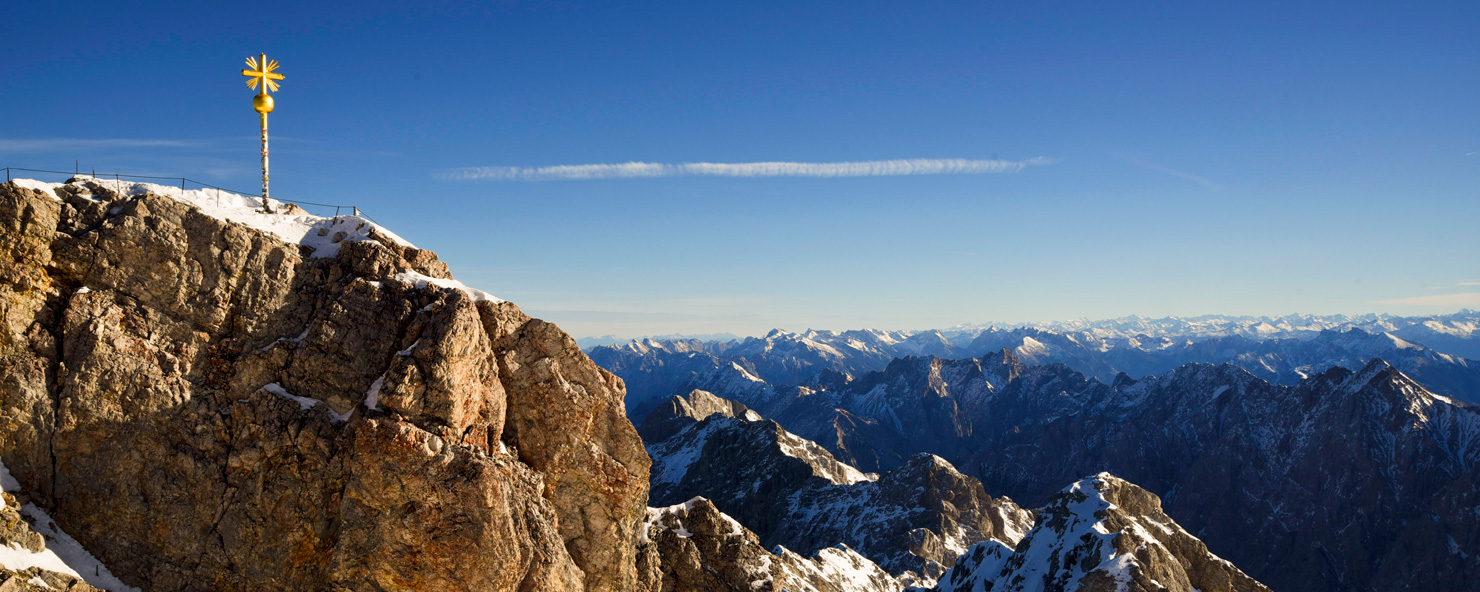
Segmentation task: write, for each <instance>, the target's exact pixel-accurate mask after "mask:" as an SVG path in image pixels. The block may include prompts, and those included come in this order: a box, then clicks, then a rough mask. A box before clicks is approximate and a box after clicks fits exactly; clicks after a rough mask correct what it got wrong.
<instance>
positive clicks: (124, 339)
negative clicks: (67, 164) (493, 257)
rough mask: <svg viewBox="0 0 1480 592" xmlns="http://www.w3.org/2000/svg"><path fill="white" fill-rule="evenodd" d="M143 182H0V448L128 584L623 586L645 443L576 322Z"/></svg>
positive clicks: (299, 220) (44, 501)
mask: <svg viewBox="0 0 1480 592" xmlns="http://www.w3.org/2000/svg"><path fill="white" fill-rule="evenodd" d="M146 190H147V191H146ZM149 191H154V192H160V193H164V192H167V190H165V189H164V188H158V187H143V186H131V187H126V188H122V191H121V193H115V192H114V191H111V190H110V189H109V188H108V187H104V186H100V185H98V184H96V183H89V182H86V181H85V180H83V181H78V182H74V183H70V184H68V185H65V186H62V187H59V188H57V189H56V190H54V191H52V192H50V193H54V194H49V193H48V192H47V191H42V190H32V189H27V188H24V187H21V186H18V185H16V184H6V185H3V186H0V257H3V258H0V306H3V309H0V319H3V323H4V326H3V329H4V330H3V331H0V376H3V377H4V378H3V381H0V457H3V460H4V463H5V464H6V465H7V466H8V467H9V468H10V470H11V472H12V473H14V475H15V476H16V478H18V479H19V481H20V483H21V484H22V485H23V486H24V487H25V488H26V489H27V490H28V491H29V492H31V493H32V494H33V499H34V500H35V501H36V502H37V503H38V505H40V506H43V507H45V508H46V509H47V510H49V511H50V513H51V515H52V517H53V518H54V519H55V520H56V522H57V523H58V524H60V525H61V526H62V527H63V528H65V529H66V530H67V531H68V532H69V533H71V534H72V535H73V536H74V537H76V539H77V540H78V541H80V542H81V543H82V544H83V545H84V546H85V547H86V548H87V549H89V550H91V551H92V552H93V553H94V554H95V555H97V557H98V558H99V559H101V560H102V561H103V562H104V563H106V564H107V565H109V566H110V567H112V568H113V570H114V571H115V573H117V574H118V575H119V576H120V577H121V578H122V579H123V580H125V581H127V582H129V583H130V584H133V585H137V586H140V587H143V588H145V589H147V590H206V589H210V590H302V589H346V590H348V589H379V590H448V589H470V590H473V589H476V590H630V589H633V588H634V587H635V585H636V577H637V571H636V564H635V561H636V551H635V541H636V539H637V537H638V527H639V526H640V525H641V524H642V522H643V519H644V508H645V507H646V504H645V501H646V488H647V478H648V459H647V456H646V453H645V451H644V450H643V448H642V445H641V441H640V440H639V439H638V437H637V434H636V431H635V429H634V428H633V427H632V425H631V423H630V422H628V421H627V420H626V419H625V417H624V415H623V406H622V397H623V390H622V385H621V381H620V380H618V379H616V378H615V377H613V376H612V375H611V374H609V373H607V372H605V371H603V370H601V369H599V368H597V367H596V366H595V365H594V364H592V363H591V361H590V360H589V359H587V358H586V357H585V356H584V355H583V354H581V353H580V352H579V350H578V349H577V348H576V347H575V344H574V342H573V341H572V340H571V339H570V338H569V337H568V336H566V335H565V334H564V333H562V332H561V331H560V330H559V329H558V328H556V327H555V326H553V325H550V324H547V323H544V322H541V321H538V320H534V319H530V318H529V317H527V316H526V315H524V314H523V313H522V312H520V311H519V309H518V307H516V306H515V305H513V304H511V303H508V302H503V301H500V300H498V299H496V298H492V297H490V296H488V295H487V294H484V293H482V292H479V291H476V290H471V289H468V288H466V287H464V286H462V285H461V284H458V283H457V282H455V281H453V280H452V279H451V278H450V276H449V275H448V274H447V270H446V266H445V265H443V264H441V263H440V262H438V261H437V260H436V257H435V255H434V254H432V253H430V252H428V251H423V250H419V249H416V248H415V247H412V246H410V245H408V244H406V243H404V241H400V240H398V239H396V238H395V237H394V235H391V234H390V233H388V232H385V231H383V230H381V229H379V228H378V227H375V226H373V225H371V224H370V223H369V222H368V221H365V220H363V219H360V218H353V217H341V218H334V219H318V218H312V217H307V216H300V217H296V218H295V217H288V216H280V217H278V218H273V219H271V220H269V221H267V222H270V223H272V224H300V225H309V228H307V233H308V234H306V236H307V237H309V238H306V239H305V240H304V241H303V243H302V244H294V243H291V242H285V241H284V240H282V239H281V237H280V236H278V235H275V234H273V233H269V232H264V231H262V230H258V229H257V228H254V227H253V226H252V225H250V224H243V223H239V222H230V221H227V220H225V219H222V217H220V214H219V213H217V215H208V214H207V213H205V212H203V211H202V210H201V209H199V208H196V207H192V206H191V205H190V203H187V202H189V199H188V198H189V197H190V196H189V195H188V194H183V195H172V196H170V197H165V196H161V195H156V194H154V193H150V192H149ZM232 216H236V218H233V219H241V220H245V221H246V222H248V223H253V222H254V221H257V222H261V220H257V219H256V218H253V217H252V216H265V215H257V214H248V213H234V214H232ZM228 217H231V216H228ZM267 222H264V223H263V224H257V225H258V226H264V224H266V223H267ZM264 227H265V226H264ZM346 236H350V237H359V238H358V239H351V240H341V239H342V238H343V237H346ZM313 237H323V238H321V239H314V240H310V239H312V238H313ZM331 241H332V242H331ZM324 255H329V256H324Z"/></svg>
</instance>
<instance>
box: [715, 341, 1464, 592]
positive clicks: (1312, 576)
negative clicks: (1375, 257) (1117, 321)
mask: <svg viewBox="0 0 1480 592" xmlns="http://www.w3.org/2000/svg"><path fill="white" fill-rule="evenodd" d="M755 392H756V391H754V390H752V391H746V392H742V393H740V396H737V398H738V399H739V400H740V401H741V402H742V403H744V404H746V405H749V406H751V407H754V408H755V409H756V410H757V411H758V412H760V413H762V414H764V415H766V416H767V417H772V418H775V419H776V420H777V421H779V422H781V423H782V425H785V426H787V428H788V429H790V430H794V431H795V433H797V434H798V435H800V436H802V437H807V438H815V439H817V441H818V442H819V443H820V444H822V445H823V446H825V447H827V448H828V449H829V450H830V451H832V452H833V453H834V454H835V455H836V456H837V458H838V459H839V460H842V461H844V462H849V463H851V464H854V465H856V466H858V467H859V468H860V469H862V470H868V471H878V470H887V469H889V468H892V467H893V466H898V465H899V464H900V463H902V462H903V459H904V458H908V457H909V455H912V454H915V453H918V452H925V451H933V452H936V453H937V454H941V455H942V456H945V457H946V458H947V459H949V460H951V461H952V462H953V463H954V464H955V465H956V466H958V467H961V468H962V469H963V471H964V472H966V473H968V474H970V475H973V476H976V477H979V478H980V479H981V480H982V481H983V483H984V484H985V485H986V487H987V488H988V490H990V491H994V492H1000V493H1003V494H1006V495H1010V496H1012V497H1013V498H1014V499H1018V500H1024V501H1026V502H1027V503H1029V504H1036V503H1042V502H1043V501H1045V500H1046V499H1047V497H1048V496H1049V495H1050V494H1052V493H1053V492H1054V491H1055V490H1056V488H1057V487H1058V485H1057V484H1061V483H1064V482H1068V481H1072V480H1074V479H1076V478H1077V476H1078V475H1084V474H1090V473H1094V472H1098V471H1110V472H1113V473H1116V474H1119V475H1124V476H1125V477H1126V478H1128V479H1130V480H1132V481H1134V482H1136V483H1139V484H1142V485H1143V486H1145V487H1147V488H1148V489H1149V490H1151V491H1153V492H1160V493H1161V494H1162V495H1163V496H1164V497H1165V498H1166V504H1167V511H1168V513H1169V514H1171V515H1172V516H1173V517H1176V518H1177V519H1178V520H1179V521H1180V522H1182V523H1183V524H1185V525H1187V527H1188V528H1189V529H1190V530H1192V532H1194V533H1197V534H1198V536H1199V537H1200V538H1202V539H1203V540H1204V541H1207V543H1208V545H1209V546H1211V547H1212V548H1213V549H1214V550H1215V552H1217V553H1218V554H1219V555H1221V556H1223V557H1226V558H1229V559H1230V560H1232V561H1234V562H1235V563H1236V564H1238V565H1239V566H1241V567H1242V568H1243V569H1245V570H1246V571H1247V572H1248V573H1250V574H1252V575H1254V576H1255V577H1258V578H1260V579H1261V580H1263V581H1266V582H1267V583H1269V584H1270V585H1271V586H1273V587H1275V588H1277V589H1280V588H1286V589H1308V588H1310V587H1323V588H1330V589H1336V590H1355V589H1359V588H1354V587H1353V586H1354V584H1352V582H1367V581H1385V580H1383V578H1391V582H1397V581H1401V577H1400V576H1398V575H1396V574H1410V573H1417V572H1421V571H1422V570H1423V568H1421V567H1420V565H1429V564H1433V565H1443V566H1446V567H1445V569H1446V570H1450V571H1442V572H1441V573H1445V574H1448V575H1446V576H1445V577H1444V578H1442V579H1440V580H1437V581H1436V585H1437V586H1439V587H1438V588H1435V589H1456V588H1454V587H1453V586H1454V584H1452V583H1449V584H1446V583H1445V582H1453V581H1455V580H1454V578H1456V577H1458V574H1466V573H1471V572H1472V571H1473V567H1468V566H1466V564H1465V562H1464V561H1462V557H1464V556H1467V555H1468V556H1474V554H1475V552H1476V550H1480V538H1476V526H1477V522H1480V515H1475V514H1473V513H1469V512H1466V511H1461V510H1458V509H1457V508H1461V507H1463V503H1465V501H1466V500H1472V499H1474V497H1475V495H1476V494H1475V493H1474V491H1473V488H1474V483H1475V479H1476V474H1477V469H1476V461H1477V458H1480V440H1477V438H1476V436H1477V435H1480V428H1477V423H1476V419H1475V418H1476V415H1477V414H1476V411H1475V410H1473V409H1469V408H1467V407H1464V406H1461V405H1458V404H1456V403H1455V402H1453V401H1452V400H1449V399H1447V398H1444V397H1442V396H1438V395H1434V394H1432V393H1430V392H1428V391H1426V390H1425V389H1423V388H1422V387H1421V386H1419V385H1418V384H1416V383H1414V382H1413V381H1412V380H1411V379H1409V378H1408V377H1406V376H1404V375H1403V374H1402V373H1401V372H1399V371H1398V370H1396V369H1394V368H1392V367H1391V366H1388V365H1387V364H1386V363H1384V362H1381V361H1375V362H1372V363H1370V364H1369V365H1368V366H1367V367H1365V368H1364V369H1363V370H1362V371H1361V372H1352V371H1349V370H1345V369H1342V368H1335V369H1332V370H1329V371H1327V372H1326V373H1324V374H1321V375H1318V376H1314V377H1311V378H1310V379H1307V380H1306V381H1303V382H1302V383H1300V384H1299V385H1296V386H1282V385H1273V384H1270V383H1268V382H1266V381H1264V380H1261V379H1259V378H1258V377H1255V376H1253V375H1251V374H1249V373H1248V372H1246V371H1244V370H1242V369H1239V368H1236V367H1233V366H1231V365H1220V366H1209V365H1196V364H1194V365H1189V366H1186V367H1184V368H1181V369H1179V370H1177V371H1174V372H1172V373H1168V374H1166V375H1163V376H1160V377H1152V378H1148V379H1145V380H1142V381H1139V382H1138V381H1134V380H1131V379H1129V378H1128V377H1121V378H1120V379H1118V380H1117V381H1116V382H1115V383H1114V384H1113V385H1107V384H1104V383H1101V382H1099V381H1097V380H1094V379H1091V378H1088V377H1085V376H1084V375H1082V374H1079V373H1077V372H1074V371H1073V370H1071V369H1069V368H1068V367H1067V366H1063V365H1059V364H1053V365H1048V366H1029V365H1026V364H1023V363H1022V361H1021V360H1018V359H1017V358H1016V356H1015V355H1014V354H1013V353H1012V352H1011V351H1004V352H999V353H997V354H993V355H990V356H987V357H984V358H981V359H971V360H939V359H930V358H906V359H902V360H896V361H895V362H894V363H892V364H890V366H889V367H888V368H886V370H884V371H882V372H879V373H875V374H871V375H867V376H865V377H864V378H861V379H859V380H858V381H855V382H853V383H850V384H849V385H848V386H846V387H844V388H843V389H841V390H838V391H819V392H813V393H809V394H806V395H803V396H790V397H787V396H780V395H778V394H776V393H777V392H778V391H775V390H772V391H769V394H768V397H767V398H763V399H757V400H752V399H747V398H745V396H747V395H753V394H755ZM718 394H721V395H724V394H727V393H718ZM1325 475H1340V476H1341V478H1340V479H1339V480H1335V481H1329V485H1327V486H1320V484H1322V483H1327V482H1328V479H1327V478H1326V477H1324V476H1325ZM1230 489H1232V490H1234V491H1240V490H1242V491H1244V492H1246V494H1245V495H1238V496H1229V495H1227V493H1226V492H1227V491H1229V490H1230ZM1337 491H1340V492H1341V493H1337ZM1421 517H1422V519H1420V518H1421ZM1357 523H1360V525H1361V526H1360V528H1361V530H1362V532H1363V533H1364V534H1363V536H1362V537H1359V538H1357V539H1352V538H1350V537H1345V536H1342V535H1340V534H1339V533H1342V532H1346V531H1348V530H1349V529H1350V525H1351V524H1357ZM1430 525H1434V526H1436V527H1430ZM1251 532H1252V533H1255V535H1256V536H1250V533H1251ZM1451 539H1452V542H1451ZM1450 549H1454V550H1455V552H1454V553H1451V552H1450ZM1383 562H1386V563H1383ZM1374 564H1382V565H1384V569H1383V570H1374V569H1373V568H1372V567H1371V566H1372V565H1374ZM1467 570H1469V571H1467ZM1405 577H1406V576H1405ZM1445 585H1448V586H1450V587H1449V588H1444V586H1445ZM1461 589H1462V588H1461Z"/></svg>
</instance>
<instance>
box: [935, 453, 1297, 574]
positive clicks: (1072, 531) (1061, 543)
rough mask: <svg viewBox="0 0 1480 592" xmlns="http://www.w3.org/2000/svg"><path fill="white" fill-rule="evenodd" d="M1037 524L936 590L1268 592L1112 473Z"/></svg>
mask: <svg viewBox="0 0 1480 592" xmlns="http://www.w3.org/2000/svg"><path fill="white" fill-rule="evenodd" d="M1039 518H1040V520H1039V522H1038V525H1037V526H1036V527H1034V528H1033V530H1032V532H1029V533H1028V536H1027V537H1026V538H1024V539H1023V541H1022V543H1021V544H1019V545H1018V547H1017V549H1016V550H1013V549H1010V548H1008V547H1007V546H1005V545H1003V544H1001V543H999V542H997V541H986V542H983V543H980V544H978V545H977V546H975V547H973V548H972V549H971V551H970V552H968V553H967V554H966V555H965V556H963V557H962V558H961V560H960V562H959V563H957V564H956V567H954V568H952V569H951V571H949V572H947V573H946V575H945V576H944V577H942V578H941V581H940V584H939V585H938V586H937V587H936V588H935V589H934V590H935V592H1022V591H1026V590H1064V591H1074V592H1111V591H1114V590H1165V591H1167V592H1193V591H1195V590H1196V591H1201V592H1268V590H1269V588H1266V587H1265V586H1264V585H1263V584H1260V583H1259V582H1257V581H1255V580H1254V579H1253V578H1250V577H1249V576H1247V575H1244V573H1243V572H1241V571H1239V570H1238V568H1236V567H1234V566H1233V564H1231V563H1228V562H1227V561H1224V560H1222V559H1219V558H1218V557H1216V556H1214V555H1213V554H1212V553H1209V552H1208V548H1207V546H1206V545H1204V544H1203V543H1202V541H1199V540H1197V537H1194V536H1192V535H1191V534H1188V533H1187V531H1185V530H1183V529H1182V527H1181V526H1178V525H1177V523H1176V522H1174V521H1173V520H1172V519H1171V518H1170V517H1168V516H1167V515H1166V514H1165V513H1163V512H1162V511H1161V500H1160V499H1158V498H1157V497H1156V496H1155V495H1152V494H1151V493H1150V492H1148V491H1146V490H1144V489H1141V488H1140V487H1137V486H1135V485H1134V484H1131V483H1129V482H1126V481H1124V480H1122V479H1119V478H1117V477H1115V476H1113V475H1110V474H1109V473H1100V474H1099V475H1096V476H1094V477H1089V478H1087V479H1083V480H1081V481H1079V482H1077V483H1074V484H1073V485H1070V486H1069V487H1067V488H1065V489H1064V490H1063V491H1061V492H1060V493H1059V494H1058V495H1056V496H1054V497H1053V499H1052V500H1050V501H1049V503H1048V506H1046V507H1044V509H1043V511H1042V514H1041V515H1040V516H1039Z"/></svg>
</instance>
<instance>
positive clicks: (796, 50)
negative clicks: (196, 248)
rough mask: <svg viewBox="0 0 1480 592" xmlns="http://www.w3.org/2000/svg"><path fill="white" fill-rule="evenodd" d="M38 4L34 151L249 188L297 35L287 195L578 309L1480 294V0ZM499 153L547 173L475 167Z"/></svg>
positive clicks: (1234, 309)
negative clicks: (944, 165)
mask: <svg viewBox="0 0 1480 592" xmlns="http://www.w3.org/2000/svg"><path fill="white" fill-rule="evenodd" d="M1291 4H1300V5H1299V6H1292V5H1291ZM259 6H260V8H259ZM6 21H7V23H6V36H7V40H6V43H4V44H3V46H0V61H3V63H4V64H5V67H4V68H3V69H0V107H3V111H4V117H3V118H0V166H19V167H33V168H66V167H70V166H73V162H74V161H80V163H81V166H82V167H83V168H84V169H90V168H95V169H96V170H98V171H99V172H114V171H118V172H125V173H130V172H133V173H140V174H163V175H184V176H187V177H190V178H193V179H199V180H201V181H206V182H211V183H216V184H220V185H223V186H226V187H229V188H240V189H242V190H246V191H250V190H252V189H253V188H254V187H256V185H257V181H256V176H257V174H258V173H257V169H256V167H257V160H256V158H257V145H256V125H257V122H256V115H255V113H253V112H252V111H251V108H250V102H251V96H252V94H253V93H252V91H251V90H249V89H247V88H246V86H245V85H244V84H243V83H242V77H241V76H240V75H239V70H240V69H241V68H242V67H243V66H242V61H243V59H244V58H245V57H247V56H248V55H256V54H257V53H259V52H266V53H267V54H268V56H269V57H270V58H272V59H276V60H279V61H280V62H281V64H282V67H281V72H282V73H284V74H285V75H286V77H287V78H286V80H284V81H283V88H282V90H281V91H280V92H279V93H277V105H278V107H277V111H275V112H274V113H273V115H272V124H271V125H272V132H273V138H274V144H273V177H272V178H273V194H274V196H276V197H284V198H289V199H302V200H308V201H322V202H328V203H353V204H357V205H359V206H360V207H361V208H363V209H364V210H366V211H367V212H368V213H369V214H370V215H371V216H373V217H374V218H375V219H376V220H379V221H381V222H382V223H384V224H386V225H388V226H390V227H391V228H392V229H393V230H395V231H397V232H398V233H399V234H401V235H402V236H404V237H406V238H408V239H409V240H411V241H413V242H415V243H417V244H418V245H419V246H422V247H425V248H430V249H433V250H435V251H437V252H438V253H439V254H440V255H441V256H442V258H443V259H444V260H446V261H448V262H449V263H450V264H451V265H452V266H453V272H454V274H455V275H457V276H458V277H459V278H460V279H462V280H463V281H465V282H467V283H468V284H470V285H473V286H475V287H478V288H483V289H486V290H488V291H490V292H493V293H495V294H497V295H499V296H501V297H504V298H507V299H510V300H513V301H515V302H517V303H519V304H520V305H521V306H522V307H524V308H525V309H526V310H529V311H531V312H532V313H534V314H537V315H540V316H543V317H545V318H548V319H551V320H554V321H556V322H558V323H559V324H561V326H562V327H564V328H566V329H567V330H568V331H570V332H571V333H573V334H575V335H577V336H583V335H599V334H608V333H615V334H618V335H623V336H635V335H643V334H662V333H676V332H684V333H702V332H718V331H732V332H735V333H739V334H747V333H759V332H764V331H765V330H767V329H769V328H772V327H783V328H788V329H803V328H807V327H813V328H834V329H843V328H857V327H878V328H892V329H923V328H929V327H943V326H949V325H953V324H956V323H966V322H985V321H1029V320H1053V319H1064V318H1078V317H1089V318H1105V317H1112V316H1121V315H1127V314H1143V315H1149V316H1164V315H1196V314H1205V313H1228V314H1271V315H1273V314H1288V313H1295V312H1301V313H1338V312H1341V313H1360V312H1392V313H1399V314H1422V313H1435V312H1450V311H1454V310H1457V309H1459V308H1461V307H1470V308H1480V228H1477V226H1480V191H1477V190H1480V35H1477V34H1476V33H1475V31H1477V30H1480V5H1477V4H1475V3H1474V2H1447V3H1405V4H1402V5H1397V4H1396V3H1394V4H1392V5H1389V6H1379V5H1375V4H1374V5H1370V6H1368V5H1356V4H1352V3H1329V4H1314V3H1271V4H1255V3H1240V4H1237V5H1227V4H1226V3H1221V4H1214V3H1178V4H1175V5H1172V4H1170V3H1168V4H1166V5H1160V6H1158V5H1151V4H1134V5H1129V6H1114V7H1110V6H1106V5H1104V4H1103V3H1003V2H972V3H953V2H911V3H872V2H867V3H858V2H850V3H820V2H819V3H794V2H793V3H764V2H749V3H725V4H718V3H694V2H671V3H640V4H625V3H476V4H467V5H462V6H457V5H443V7H439V8H427V7H424V6H416V5H410V4H408V3H377V2H359V3H354V4H348V3H346V4H344V5H342V6H313V5H309V3H304V5H272V4H270V3H266V4H254V5H252V7H251V8H250V9H244V8H241V7H239V6H237V5H219V6H218V5H214V4H211V3H180V4H175V5H167V4H157V5H154V6H150V7H138V6H131V5H127V4H126V3H109V4H96V5H88V4H67V5H62V4H61V3H48V4H46V5H44V6H16V7H9V8H7V16H6ZM1035 158H1041V159H1043V160H1041V161H1035V162H1041V163H1045V164H1035V165H1031V166H1023V167H1021V169H1020V170H1017V169H1013V168H1012V167H1007V168H1009V172H985V173H973V174H938V175H931V174H913V175H897V176H847V177H798V176H707V175H694V174H682V175H673V174H667V175H666V176H654V177H641V178H603V179H583V180H559V179H549V178H548V177H549V175H545V178H544V180H522V179H521V178H518V177H520V175H521V174H522V173H517V172H516V173H509V171H520V170H523V169H524V168H537V167H551V166H560V165H589V164H622V163H631V162H641V163H653V164H655V165H657V164H667V165H675V166H674V167H669V168H666V169H662V168H660V169H658V170H661V171H667V173H672V172H674V171H675V170H678V171H682V170H684V169H682V168H680V167H681V165H683V164H684V163H701V162H707V163H754V162H783V163H858V162H872V161H888V160H898V159H962V160H969V161H1001V162H1004V163H1021V162H1023V161H1026V160H1028V159H1035ZM853 166H854V169H855V170H856V169H857V168H858V167H863V168H864V169H865V170H871V171H877V170H878V169H879V168H880V167H878V166H873V165H853ZM468 167H492V168H484V169H481V170H484V171H489V170H492V171H503V173H500V174H502V175H503V176H506V177H507V176H513V177H516V178H515V179H505V180H499V179H487V178H484V179H473V180H468V179H457V178H453V177H455V176H456V175H454V174H450V173H449V171H455V170H458V169H465V168H468ZM507 167H513V168H512V169H511V168H507ZM988 168H990V167H988ZM998 168H1002V167H998ZM772 170H773V171H780V172H781V173H784V174H786V175H790V174H794V173H795V172H796V171H797V170H798V167H797V166H793V165H784V166H780V167H779V168H777V167H773V168H772ZM1012 171H1015V172H1012ZM505 173H507V174H505ZM463 176H468V175H463ZM484 176H488V175H484ZM494 176H498V175H494ZM524 176H529V175H524ZM535 176H539V175H535Z"/></svg>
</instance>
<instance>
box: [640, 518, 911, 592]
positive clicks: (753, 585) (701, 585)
mask: <svg viewBox="0 0 1480 592" xmlns="http://www.w3.org/2000/svg"><path fill="white" fill-rule="evenodd" d="M647 512H648V520H647V523H646V524H644V530H643V538H642V542H641V545H640V547H639V549H640V551H639V552H640V556H639V560H638V564H639V565H641V566H643V567H644V569H643V570H642V575H643V581H642V584H643V588H642V589H644V590H650V591H652V592H688V591H691V590H705V591H713V592H726V591H732V592H753V591H756V590H760V591H763V592H782V591H787V592H896V591H898V590H900V589H901V588H903V587H904V584H903V583H902V582H901V581H899V580H897V579H895V578H894V577H892V576H890V575H889V574H888V573H885V572H884V570H882V569H880V568H879V567H878V566H877V565H874V564H873V562H871V561H869V560H868V559H866V558H864V557H863V556H861V555H859V554H858V553H855V552H853V550H852V549H849V548H848V547H847V546H844V545H838V546H836V547H829V548H825V549H821V550H819V551H818V552H817V553H816V554H815V555H813V556H812V557H811V558H807V557H802V556H801V555H798V554H796V553H793V552H792V551H790V550H787V549H786V548H785V547H776V548H775V552H774V553H771V552H768V551H766V549H765V547H762V546H761V543H760V539H759V538H758V537H757V536H756V535H755V533H752V532H750V531H749V530H747V529H746V528H745V527H743V526H741V525H740V523H739V522H736V521H735V519H733V518H730V517H729V516H726V515H725V514H724V513H722V512H720V511H719V510H718V509H717V508H715V506H714V504H713V503H711V502H710V501H709V500H706V499H704V498H702V497H699V498H694V499H692V500H689V501H687V502H685V503H682V504H676V505H673V506H669V507H665V508H648V511H647Z"/></svg>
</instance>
